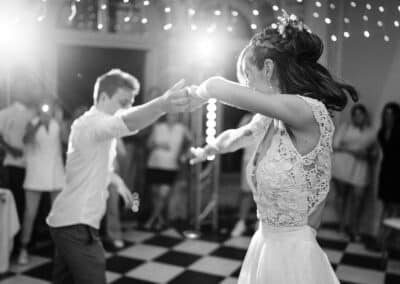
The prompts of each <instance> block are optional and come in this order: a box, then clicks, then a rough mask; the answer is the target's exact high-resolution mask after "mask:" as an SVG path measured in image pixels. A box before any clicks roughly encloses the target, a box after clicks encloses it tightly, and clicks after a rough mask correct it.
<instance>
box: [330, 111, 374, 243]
mask: <svg viewBox="0 0 400 284" xmlns="http://www.w3.org/2000/svg"><path fill="white" fill-rule="evenodd" d="M374 141H375V137H374V135H373V131H372V127H371V124H370V118H369V114H368V111H367V109H366V108H365V106H363V105H361V104H358V105H355V106H354V107H353V108H352V109H351V121H350V123H343V124H342V125H341V126H340V127H339V129H338V131H337V133H336V135H335V137H334V141H333V149H334V156H333V162H332V177H333V183H334V185H335V188H336V193H337V199H336V205H337V209H338V214H339V218H340V231H341V232H344V231H345V229H346V226H348V228H347V229H348V233H349V235H350V237H351V239H359V222H358V220H359V218H360V215H361V205H362V200H363V196H364V191H365V188H366V187H367V185H368V184H369V182H370V179H369V173H370V171H369V162H368V157H369V154H370V151H371V147H372V145H373V143H374Z"/></svg>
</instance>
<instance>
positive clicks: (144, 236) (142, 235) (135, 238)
mask: <svg viewBox="0 0 400 284" xmlns="http://www.w3.org/2000/svg"><path fill="white" fill-rule="evenodd" d="M153 236H154V233H150V232H144V231H137V230H132V231H127V232H124V233H123V239H124V240H127V241H130V242H134V243H141V242H143V241H145V240H148V239H150V238H152V237H153Z"/></svg>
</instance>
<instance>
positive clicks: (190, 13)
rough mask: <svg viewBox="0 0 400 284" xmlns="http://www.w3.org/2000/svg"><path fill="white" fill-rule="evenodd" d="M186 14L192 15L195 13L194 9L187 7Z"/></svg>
mask: <svg viewBox="0 0 400 284" xmlns="http://www.w3.org/2000/svg"><path fill="white" fill-rule="evenodd" d="M188 14H189V16H191V17H193V16H194V15H196V10H195V9H193V8H189V9H188Z"/></svg>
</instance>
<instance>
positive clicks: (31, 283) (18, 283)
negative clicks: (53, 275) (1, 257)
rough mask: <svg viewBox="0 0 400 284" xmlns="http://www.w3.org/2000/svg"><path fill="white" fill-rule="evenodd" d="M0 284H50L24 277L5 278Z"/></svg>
mask: <svg viewBox="0 0 400 284" xmlns="http://www.w3.org/2000/svg"><path fill="white" fill-rule="evenodd" d="M0 283H1V284H50V282H47V281H44V280H40V279H37V278H31V277H28V276H25V275H17V276H14V277H10V278H7V279H6V280H3V281H1V282H0Z"/></svg>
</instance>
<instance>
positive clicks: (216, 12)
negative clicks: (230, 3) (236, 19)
mask: <svg viewBox="0 0 400 284" xmlns="http://www.w3.org/2000/svg"><path fill="white" fill-rule="evenodd" d="M221 14H222V12H221V10H215V11H214V15H215V16H221Z"/></svg>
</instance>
